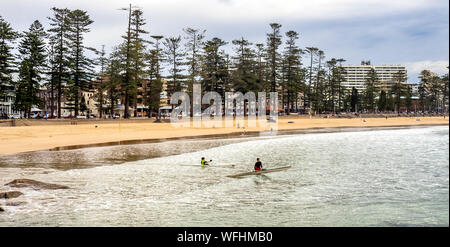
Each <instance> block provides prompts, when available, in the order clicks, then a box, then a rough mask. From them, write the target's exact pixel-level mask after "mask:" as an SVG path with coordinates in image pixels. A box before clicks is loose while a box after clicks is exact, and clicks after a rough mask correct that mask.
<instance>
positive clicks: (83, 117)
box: [77, 116, 86, 119]
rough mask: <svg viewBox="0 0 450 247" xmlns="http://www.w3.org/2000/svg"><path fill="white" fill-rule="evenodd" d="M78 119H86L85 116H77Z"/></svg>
mask: <svg viewBox="0 0 450 247" xmlns="http://www.w3.org/2000/svg"><path fill="white" fill-rule="evenodd" d="M77 118H79V119H86V116H77Z"/></svg>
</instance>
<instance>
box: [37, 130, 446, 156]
mask: <svg viewBox="0 0 450 247" xmlns="http://www.w3.org/2000/svg"><path fill="white" fill-rule="evenodd" d="M432 126H445V124H424V125H392V126H363V127H353V126H349V127H345V126H344V127H325V128H322V127H319V128H308V129H289V130H278V132H277V134H276V135H261V131H249V132H246V134H245V135H242V133H241V132H233V133H229V134H211V135H198V136H186V137H171V138H158V139H136V140H123V141H115V142H101V143H92V144H81V145H68V146H60V147H55V148H50V149H42V150H36V151H65V150H75V149H82V148H91V147H109V146H121V145H133V144H147V143H161V142H167V141H176V140H202V139H207V140H212V139H228V138H248V137H258V136H261V137H264V136H284V135H303V134H315V133H338V132H357V131H376V130H382V129H408V128H414V127H417V128H420V127H432ZM31 152H35V151H31Z"/></svg>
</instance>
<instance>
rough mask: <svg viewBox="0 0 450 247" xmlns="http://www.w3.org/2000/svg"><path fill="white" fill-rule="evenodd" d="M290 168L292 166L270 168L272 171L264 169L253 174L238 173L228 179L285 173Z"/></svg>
mask: <svg viewBox="0 0 450 247" xmlns="http://www.w3.org/2000/svg"><path fill="white" fill-rule="evenodd" d="M289 168H291V166H280V167H275V168H270V169H262V171H251V172H243V173H238V174H234V175H228V176H227V177H229V178H239V177H244V176H250V175H260V174H264V173H269V172H279V171H284V170H287V169H289Z"/></svg>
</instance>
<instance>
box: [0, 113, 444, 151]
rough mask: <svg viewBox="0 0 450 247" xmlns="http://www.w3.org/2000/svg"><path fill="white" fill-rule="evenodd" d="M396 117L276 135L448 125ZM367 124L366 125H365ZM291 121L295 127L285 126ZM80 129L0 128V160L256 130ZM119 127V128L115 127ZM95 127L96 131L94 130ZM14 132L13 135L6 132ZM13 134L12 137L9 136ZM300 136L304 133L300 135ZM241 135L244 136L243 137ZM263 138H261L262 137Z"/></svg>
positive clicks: (311, 122)
mask: <svg viewBox="0 0 450 247" xmlns="http://www.w3.org/2000/svg"><path fill="white" fill-rule="evenodd" d="M416 118H418V117H408V118H405V117H399V118H390V119H388V120H385V119H382V118H373V119H371V118H364V121H363V119H362V118H361V119H359V118H353V119H333V118H323V119H305V118H292V117H291V118H279V125H278V133H277V135H286V134H289V133H293V132H295V133H293V134H304V133H305V132H306V133H316V132H319V133H326V132H339V131H342V130H345V129H357V128H361V129H364V130H370V129H371V128H372V129H373V128H375V129H376V128H392V127H399V128H406V127H414V126H438V125H441V126H443V125H448V124H449V122H448V118H445V119H444V118H443V117H421V118H420V119H421V121H416ZM366 120H367V121H366ZM289 121H294V123H288V122H289ZM91 125H94V124H80V125H56V126H48V125H40V126H26V127H6V128H0V147H2V148H0V156H1V155H14V154H19V153H27V152H34V151H45V150H46V151H60V150H73V149H80V148H89V147H102V146H116V145H132V144H144V143H158V142H164V141H174V140H181V139H182V140H186V139H216V138H222V139H224V138H236V137H255V136H259V135H261V130H256V128H253V129H252V128H247V129H242V128H240V129H239V128H208V129H207V128H174V127H172V126H170V124H168V123H135V122H132V123H127V122H122V123H105V124H101V123H98V124H97V123H96V125H95V128H93V126H91ZM117 125H118V126H117ZM97 127H98V128H97ZM7 130H15V131H7ZM11 132H13V133H11ZM302 132H303V133H302ZM243 134H244V135H243ZM261 136H264V135H261Z"/></svg>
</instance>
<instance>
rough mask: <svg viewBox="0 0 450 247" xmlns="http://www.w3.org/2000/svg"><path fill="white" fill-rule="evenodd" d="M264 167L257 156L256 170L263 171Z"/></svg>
mask: <svg viewBox="0 0 450 247" xmlns="http://www.w3.org/2000/svg"><path fill="white" fill-rule="evenodd" d="M262 167H263V165H262V163H261V161H260V160H259V158H256V163H255V171H261V170H262Z"/></svg>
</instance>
